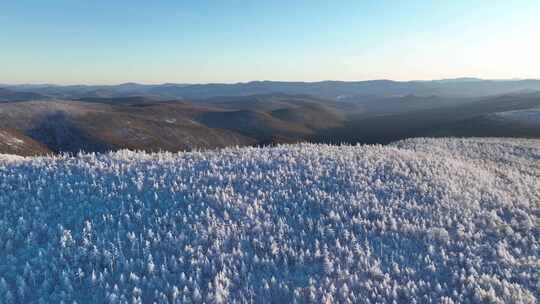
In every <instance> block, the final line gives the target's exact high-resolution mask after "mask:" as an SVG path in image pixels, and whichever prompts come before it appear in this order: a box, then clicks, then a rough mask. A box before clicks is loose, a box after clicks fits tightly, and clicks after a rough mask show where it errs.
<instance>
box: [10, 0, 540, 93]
mask: <svg viewBox="0 0 540 304" xmlns="http://www.w3.org/2000/svg"><path fill="white" fill-rule="evenodd" d="M539 54H540V1H539V0H530V1H525V0H512V1H509V0H502V1H501V0H492V1H488V0H484V1H478V0H476V1H475V0H453V1H443V0H441V1H438V0H426V1H420V0H418V1H413V0H407V1H402V0H395V1H384V0H380V1H379V0H350V1H316V0H309V1H308V0H306V1H295V0H286V1H285V0H283V1H282V0H271V1H262V0H246V1H237V0H229V1H217V0H216V1H204V0H192V1H191V0H184V1H182V0H166V1H137V0H131V1H126V0H114V1H112V0H110V1H105V0H47V1H43V0H33V1H31V0H13V1H1V2H0V83H59V84H69V83H91V84H109V83H121V82H128V81H135V82H143V83H161V82H178V83H186V82H189V83H201V82H204V83H206V82H237V81H249V80H303V81H316V80H325V79H335V80H363V79H376V78H377V79H380V78H387V79H396V80H409V79H433V78H451V77H461V76H476V77H484V78H514V77H516V78H517V77H519V78H540V55H539Z"/></svg>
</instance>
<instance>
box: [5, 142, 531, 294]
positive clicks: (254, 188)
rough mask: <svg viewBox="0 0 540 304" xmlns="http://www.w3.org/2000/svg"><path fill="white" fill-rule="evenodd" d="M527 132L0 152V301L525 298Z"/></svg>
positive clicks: (528, 190) (528, 259)
mask: <svg viewBox="0 0 540 304" xmlns="http://www.w3.org/2000/svg"><path fill="white" fill-rule="evenodd" d="M539 207H540V141H535V140H517V139H414V140H405V141H401V142H398V143H395V144H393V145H391V146H328V145H311V144H301V145H284V146H278V147H273V148H230V149H224V150H220V151H209V152H189V153H178V154H172V153H158V154H146V153H139V152H130V151H120V152H115V153H109V154H102V155H99V154H79V155H76V156H67V155H63V156H56V157H35V158H25V159H24V160H13V161H10V160H9V159H5V160H4V161H1V162H0V210H1V212H0V303H61V301H63V302H64V303H75V302H74V301H76V303H266V302H274V303H291V302H292V303H294V302H298V303H305V302H306V303H307V302H313V303H393V302H394V303H470V302H480V303H483V302H486V303H536V302H537V301H538V298H540V208H539Z"/></svg>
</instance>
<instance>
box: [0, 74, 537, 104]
mask: <svg viewBox="0 0 540 304" xmlns="http://www.w3.org/2000/svg"><path fill="white" fill-rule="evenodd" d="M1 87H3V89H4V90H9V91H11V92H17V93H19V94H22V93H25V94H36V95H34V96H28V97H27V98H26V100H35V99H36V98H37V97H38V96H41V98H42V99H49V98H56V99H79V98H117V97H132V96H139V97H145V98H151V99H156V100H193V99H206V98H212V97H226V96H249V95H261V94H275V93H282V94H290V95H299V94H300V95H311V96H314V97H319V98H326V99H332V100H341V99H357V98H362V97H365V96H379V97H392V96H403V95H416V96H432V95H435V96H445V97H479V96H493V95H500V94H515V93H524V92H533V91H540V80H535V79H529V80H483V79H476V78H458V79H445V80H433V81H406V82H401V81H391V80H371V81H355V82H346V81H321V82H277V81H253V82H247V83H236V84H160V85H145V84H137V83H124V84H120V85H69V86H58V85H47V84H45V85H3V86H1ZM9 94H10V93H6V92H4V93H2V92H0V101H1V100H4V101H6V98H2V96H3V95H6V96H9ZM21 99H24V96H23V97H18V98H16V100H21ZM8 101H9V100H8Z"/></svg>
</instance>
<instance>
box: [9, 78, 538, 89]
mask: <svg viewBox="0 0 540 304" xmlns="http://www.w3.org/2000/svg"><path fill="white" fill-rule="evenodd" d="M453 80H458V81H459V80H462V81H467V80H469V81H528V80H537V81H538V80H540V78H520V77H512V78H481V77H469V76H464V77H454V78H435V79H413V80H394V79H390V78H373V79H365V80H337V79H333V80H332V79H323V80H313V81H302V80H269V79H264V80H249V81H233V82H156V83H150V82H137V81H126V82H120V83H114V84H112V83H110V84H103V83H78V82H74V83H51V82H16V83H6V82H1V83H0V86H25V85H27V86H57V87H67V86H89V87H90V86H104V87H105V86H110V87H113V86H121V85H142V86H163V85H181V86H196V85H241V84H250V83H257V82H273V83H304V84H316V83H324V82H343V83H355V82H375V81H389V82H401V83H408V82H436V81H453Z"/></svg>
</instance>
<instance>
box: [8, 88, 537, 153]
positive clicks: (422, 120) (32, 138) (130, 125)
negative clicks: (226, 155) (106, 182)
mask: <svg viewBox="0 0 540 304" xmlns="http://www.w3.org/2000/svg"><path fill="white" fill-rule="evenodd" d="M0 132H2V136H0V153H10V154H20V155H34V154H45V153H51V152H52V153H57V152H78V151H80V150H84V151H95V152H101V151H108V150H118V149H125V148H127V149H132V150H145V151H159V150H165V151H180V150H194V149H213V148H221V147H226V146H236V145H238V146H250V145H267V144H275V143H290V142H299V141H312V142H323V143H382V144H384V143H388V142H391V141H394V140H399V139H403V138H408V137H420V136H435V137H440V136H443V137H448V136H463V137H469V136H480V137H486V136H505V137H528V138H540V81H538V80H508V81H491V80H480V79H471V78H466V79H451V80H439V81H426V82H422V81H416V82H395V81H364V82H318V83H300V82H296V83H290V82H251V83H244V84H230V85H228V84H214V85H212V84H211V85H175V84H164V85H139V84H134V83H128V84H123V85H119V86H53V85H17V86H3V87H2V88H0Z"/></svg>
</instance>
